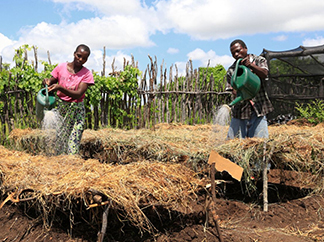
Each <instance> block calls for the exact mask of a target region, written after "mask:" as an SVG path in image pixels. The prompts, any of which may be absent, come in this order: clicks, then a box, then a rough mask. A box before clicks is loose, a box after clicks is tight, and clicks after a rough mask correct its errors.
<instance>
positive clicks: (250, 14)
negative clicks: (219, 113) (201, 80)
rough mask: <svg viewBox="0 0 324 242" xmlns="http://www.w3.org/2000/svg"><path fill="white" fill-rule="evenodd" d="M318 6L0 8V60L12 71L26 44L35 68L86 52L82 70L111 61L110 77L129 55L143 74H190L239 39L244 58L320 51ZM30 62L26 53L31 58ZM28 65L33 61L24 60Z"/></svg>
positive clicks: (126, 3)
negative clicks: (152, 70) (81, 48)
mask: <svg viewBox="0 0 324 242" xmlns="http://www.w3.org/2000/svg"><path fill="white" fill-rule="evenodd" d="M323 13H324V1H320V0H307V1H306V0H298V1H296V0H280V1H279V0H271V1H269V0H246V1H242V0H226V1H224V0H223V1H220V0H199V1H198V0H155V1H150V0H114V1H111V0H91V1H90V0H77V1H75V0H10V1H8V0H0V20H1V21H0V23H1V24H0V55H1V56H2V58H3V62H6V63H11V62H12V58H13V55H14V50H15V49H17V48H18V47H19V46H22V45H24V44H28V45H30V46H32V45H35V46H37V48H38V56H39V59H40V60H47V51H49V52H50V54H51V60H52V63H59V62H65V61H72V59H73V52H74V49H75V47H76V46H77V45H78V44H80V43H84V44H87V45H89V47H90V48H91V51H92V54H91V56H90V58H89V60H88V62H87V63H86V64H85V66H87V67H88V68H89V69H93V70H94V71H97V72H100V71H101V70H102V63H103V61H102V58H103V47H104V46H105V47H106V68H107V71H109V70H111V63H112V61H113V59H114V58H115V66H116V68H117V69H121V68H122V63H123V61H124V58H126V60H131V55H133V56H134V58H135V60H136V61H138V63H139V69H140V70H142V71H144V70H145V68H146V66H147V65H148V64H149V63H150V61H149V58H148V55H150V56H151V57H153V58H154V57H155V56H156V58H157V62H158V65H159V66H160V65H161V64H162V61H164V65H165V68H169V67H170V66H171V65H175V64H176V65H177V66H178V69H179V71H180V73H183V71H184V70H185V66H186V63H187V62H188V60H189V59H191V60H192V61H193V66H194V68H198V67H200V66H203V67H206V66H207V63H208V61H210V65H211V66H215V65H217V64H222V65H223V66H224V67H225V68H227V67H228V66H229V65H230V64H231V63H232V62H233V58H232V57H231V54H230V52H229V44H230V42H231V41H232V40H234V39H236V38H240V39H243V40H244V41H245V42H246V44H247V46H248V49H249V52H250V53H255V54H260V53H261V52H262V50H263V48H265V49H268V50H276V51H281V50H289V49H294V48H296V47H298V46H300V45H303V46H316V45H322V44H324V14H323ZM31 54H32V53H31ZM30 59H32V57H31V58H30Z"/></svg>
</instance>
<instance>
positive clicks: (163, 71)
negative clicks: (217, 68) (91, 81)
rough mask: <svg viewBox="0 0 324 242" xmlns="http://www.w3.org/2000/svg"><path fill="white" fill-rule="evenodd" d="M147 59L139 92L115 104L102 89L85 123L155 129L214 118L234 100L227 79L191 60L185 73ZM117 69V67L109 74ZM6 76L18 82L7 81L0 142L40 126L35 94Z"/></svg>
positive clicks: (92, 126)
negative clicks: (226, 88)
mask: <svg viewBox="0 0 324 242" xmlns="http://www.w3.org/2000/svg"><path fill="white" fill-rule="evenodd" d="M149 59H150V65H147V68H146V70H145V71H144V74H143V75H142V76H141V77H140V78H139V79H138V87H137V90H136V92H137V94H138V95H137V97H135V96H131V95H130V94H128V93H125V94H124V97H123V99H122V100H120V101H119V102H118V103H116V101H114V100H112V99H111V98H109V97H110V95H111V94H110V93H107V92H105V91H102V93H101V100H100V103H99V105H98V106H92V105H90V104H89V101H88V100H85V108H86V128H90V129H98V128H100V127H105V126H112V127H120V128H152V127H154V126H155V124H158V123H172V122H177V123H178V122H180V123H188V124H198V123H200V124H204V123H210V122H212V120H213V113H214V110H215V107H217V106H220V105H221V104H224V103H229V102H230V99H231V94H230V93H229V92H225V91H224V86H225V85H224V80H216V81H215V80H214V77H213V75H211V76H210V77H208V78H207V73H206V74H205V75H204V77H203V79H202V80H201V79H199V78H200V77H199V70H197V69H193V67H192V63H191V61H189V62H188V63H187V68H186V74H185V75H184V76H179V75H178V70H177V66H176V65H174V66H173V65H172V66H171V67H170V68H169V69H167V68H165V67H164V66H163V64H162V65H161V66H160V68H158V65H157V61H156V58H155V60H154V61H153V59H152V58H151V57H150V56H149ZM0 65H1V63H0ZM113 65H114V64H112V67H113ZM126 65H133V66H135V65H136V64H135V62H134V61H133V60H132V62H131V63H128V62H125V63H124V68H125V66H126ZM207 69H208V66H207ZM105 72H106V70H105V68H103V71H102V72H101V75H103V76H104V75H105ZM116 73H117V72H116V71H115V70H114V68H113V71H112V73H111V75H116ZM8 81H9V83H10V82H15V85H14V88H11V89H10V88H9V86H5V87H4V90H3V92H2V93H1V94H0V102H1V103H2V109H1V110H0V119H1V124H2V131H3V132H1V136H0V141H1V143H4V140H5V139H6V136H7V135H8V134H9V133H10V132H11V130H13V129H14V128H21V127H23V128H27V127H30V128H40V126H41V124H40V123H39V122H38V121H37V119H36V95H37V93H34V92H32V91H27V90H21V89H19V88H18V84H19V82H20V79H19V76H15V77H13V75H9V80H8ZM215 90H219V91H215ZM116 106H117V107H120V108H121V109H122V110H123V116H124V117H123V121H122V122H118V121H117V120H118V119H116V117H115V114H114V112H113V111H114V110H112V107H116ZM125 114H126V115H125Z"/></svg>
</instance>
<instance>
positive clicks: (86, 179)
mask: <svg viewBox="0 0 324 242" xmlns="http://www.w3.org/2000/svg"><path fill="white" fill-rule="evenodd" d="M0 172H1V175H2V176H1V190H2V191H8V192H9V191H10V192H12V194H13V195H12V198H14V199H11V200H12V201H19V197H18V195H19V194H20V192H21V191H27V192H28V197H33V198H34V199H35V200H37V202H38V203H39V204H38V206H40V208H41V209H42V213H44V218H45V219H46V218H47V214H48V213H50V212H51V211H48V210H49V209H50V208H49V207H48V202H49V201H53V200H55V198H54V199H53V197H60V198H61V199H62V197H63V199H64V200H69V201H71V200H78V199H81V200H83V202H84V204H85V206H86V208H91V207H95V206H96V205H97V203H95V202H94V201H93V195H98V194H100V196H102V198H103V202H104V201H109V203H111V204H112V205H113V206H115V208H119V209H122V210H123V211H124V214H123V215H122V216H124V218H125V219H127V220H129V221H131V222H132V223H133V224H134V225H135V226H138V227H140V228H141V229H148V230H151V229H152V225H151V224H150V221H149V220H148V219H147V218H146V216H145V215H144V213H143V211H142V208H143V207H144V206H154V205H155V206H158V205H159V206H163V207H165V208H167V209H172V210H180V209H183V208H187V209H190V204H189V203H190V197H192V195H193V194H194V193H195V191H196V190H197V189H198V187H199V184H200V183H201V180H199V179H198V178H197V177H196V176H195V173H194V172H193V171H192V170H190V169H188V168H186V167H184V166H183V165H181V164H168V163H161V162H158V161H157V162H148V161H138V162H133V163H131V164H128V165H111V164H103V163H100V162H99V161H98V160H94V159H89V160H83V159H81V158H80V157H78V156H57V157H55V159H54V158H53V157H46V156H41V155H37V156H31V155H29V154H27V153H24V152H19V151H10V150H8V149H6V148H4V147H0ZM188 198H189V199H188ZM193 199H194V198H193ZM64 203H65V204H68V203H66V202H64ZM103 204H104V203H103ZM57 205H58V204H57ZM99 205H100V203H99ZM52 209H55V208H54V206H53V208H52ZM67 209H69V208H67ZM46 213H47V214H46ZM99 220H100V219H99Z"/></svg>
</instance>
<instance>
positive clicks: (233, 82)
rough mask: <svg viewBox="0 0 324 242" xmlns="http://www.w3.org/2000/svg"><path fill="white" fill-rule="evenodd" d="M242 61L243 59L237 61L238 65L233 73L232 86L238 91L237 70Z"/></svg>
mask: <svg viewBox="0 0 324 242" xmlns="http://www.w3.org/2000/svg"><path fill="white" fill-rule="evenodd" d="M241 61H242V58H240V59H238V60H237V61H236V65H235V69H234V72H233V75H232V78H231V86H232V87H233V88H234V89H235V90H236V89H237V86H236V83H235V80H236V73H237V68H238V66H239V64H240V62H241Z"/></svg>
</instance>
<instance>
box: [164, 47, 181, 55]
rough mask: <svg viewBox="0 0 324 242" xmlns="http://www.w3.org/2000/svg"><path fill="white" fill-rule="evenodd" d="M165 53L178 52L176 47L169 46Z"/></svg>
mask: <svg viewBox="0 0 324 242" xmlns="http://www.w3.org/2000/svg"><path fill="white" fill-rule="evenodd" d="M167 53H169V54H177V53H179V49H176V48H169V49H168V50H167Z"/></svg>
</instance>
